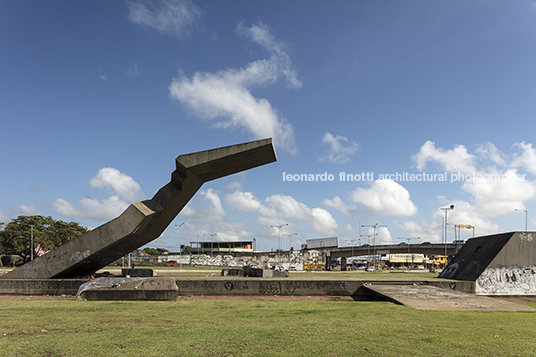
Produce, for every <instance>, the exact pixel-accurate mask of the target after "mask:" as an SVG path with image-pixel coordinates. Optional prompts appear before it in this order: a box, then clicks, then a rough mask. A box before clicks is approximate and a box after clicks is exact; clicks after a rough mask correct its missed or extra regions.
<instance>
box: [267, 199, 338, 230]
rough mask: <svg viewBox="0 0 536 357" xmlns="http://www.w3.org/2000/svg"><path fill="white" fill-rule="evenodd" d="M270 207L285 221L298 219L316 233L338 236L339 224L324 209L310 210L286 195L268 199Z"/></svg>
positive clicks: (276, 215)
mask: <svg viewBox="0 0 536 357" xmlns="http://www.w3.org/2000/svg"><path fill="white" fill-rule="evenodd" d="M266 202H267V203H268V205H269V206H270V207H271V208H272V209H273V210H274V211H273V212H274V213H275V212H277V213H275V215H274V216H275V217H281V218H285V219H289V218H296V219H299V220H301V221H304V222H306V223H307V224H309V225H310V226H311V227H312V228H313V229H314V230H315V231H316V232H319V233H322V234H326V235H333V234H336V231H337V228H338V224H337V222H336V221H335V219H334V218H333V217H332V216H331V214H330V213H329V212H328V211H326V210H325V209H323V208H318V207H316V208H312V209H311V208H309V207H307V206H306V205H305V204H303V203H301V202H298V201H296V199H295V198H293V197H291V196H286V195H273V196H270V197H268V198H267V199H266Z"/></svg>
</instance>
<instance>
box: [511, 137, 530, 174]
mask: <svg viewBox="0 0 536 357" xmlns="http://www.w3.org/2000/svg"><path fill="white" fill-rule="evenodd" d="M513 147H514V148H518V149H520V151H521V153H520V154H519V153H518V154H515V155H514V159H513V160H512V164H511V165H512V167H524V168H526V169H527V170H528V171H529V172H530V173H532V174H535V175H536V150H535V149H534V148H533V147H532V144H527V143H525V142H524V141H523V142H521V143H515V144H514V145H513Z"/></svg>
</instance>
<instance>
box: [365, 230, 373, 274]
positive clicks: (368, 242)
mask: <svg viewBox="0 0 536 357" xmlns="http://www.w3.org/2000/svg"><path fill="white" fill-rule="evenodd" d="M363 237H367V254H368V257H367V267H368V261H369V259H370V237H372V234H363Z"/></svg>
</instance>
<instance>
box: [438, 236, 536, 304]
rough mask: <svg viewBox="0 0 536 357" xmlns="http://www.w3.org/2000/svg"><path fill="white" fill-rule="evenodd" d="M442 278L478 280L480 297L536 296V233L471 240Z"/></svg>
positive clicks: (476, 281)
mask: <svg viewBox="0 0 536 357" xmlns="http://www.w3.org/2000/svg"><path fill="white" fill-rule="evenodd" d="M439 277H440V278H448V279H457V280H469V281H474V282H475V293H476V294H479V295H536V233H535V232H509V233H502V234H496V235H491V236H485V237H479V238H473V239H469V240H468V241H467V242H466V243H465V245H464V246H463V248H462V249H461V250H460V252H459V253H458V254H457V255H456V256H455V257H454V259H453V260H452V261H451V262H450V263H449V265H448V266H447V268H446V269H445V270H444V271H443V272H442V273H441V274H440V275H439Z"/></svg>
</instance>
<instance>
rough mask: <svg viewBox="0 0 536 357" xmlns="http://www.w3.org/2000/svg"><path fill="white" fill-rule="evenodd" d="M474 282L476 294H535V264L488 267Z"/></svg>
mask: <svg viewBox="0 0 536 357" xmlns="http://www.w3.org/2000/svg"><path fill="white" fill-rule="evenodd" d="M475 283H476V286H475V292H476V293H477V294H478V295H536V266H532V267H526V268H516V267H503V268H488V269H486V270H484V272H483V273H482V274H481V275H480V277H479V278H478V279H477V280H476V282H475Z"/></svg>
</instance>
